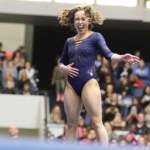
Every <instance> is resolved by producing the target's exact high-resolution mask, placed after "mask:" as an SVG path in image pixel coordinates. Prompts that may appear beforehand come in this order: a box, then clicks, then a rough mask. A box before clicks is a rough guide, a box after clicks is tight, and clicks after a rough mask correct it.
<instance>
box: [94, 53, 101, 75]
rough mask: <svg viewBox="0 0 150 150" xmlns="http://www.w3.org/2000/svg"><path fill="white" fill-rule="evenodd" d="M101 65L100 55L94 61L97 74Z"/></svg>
mask: <svg viewBox="0 0 150 150" xmlns="http://www.w3.org/2000/svg"><path fill="white" fill-rule="evenodd" d="M101 65H102V57H101V55H100V54H97V56H96V60H95V71H96V73H97V74H98V72H99V69H100V67H101Z"/></svg>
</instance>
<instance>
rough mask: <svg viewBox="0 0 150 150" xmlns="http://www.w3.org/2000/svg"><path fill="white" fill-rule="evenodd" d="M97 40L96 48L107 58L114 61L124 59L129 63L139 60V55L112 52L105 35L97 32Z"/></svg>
mask: <svg viewBox="0 0 150 150" xmlns="http://www.w3.org/2000/svg"><path fill="white" fill-rule="evenodd" d="M95 41H96V42H95V44H96V49H97V50H98V52H99V53H100V54H101V55H102V56H104V57H105V58H106V59H108V60H110V61H112V62H120V61H124V62H128V63H133V62H134V61H137V62H139V57H137V56H134V55H131V54H125V55H118V54H114V53H112V52H111V51H110V49H109V48H108V46H107V45H106V42H105V39H104V37H103V36H102V35H101V34H100V33H97V35H96V38H95Z"/></svg>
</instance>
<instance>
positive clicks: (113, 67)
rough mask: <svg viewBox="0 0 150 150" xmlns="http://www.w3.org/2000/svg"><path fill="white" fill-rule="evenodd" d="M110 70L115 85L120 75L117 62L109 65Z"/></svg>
mask: <svg viewBox="0 0 150 150" xmlns="http://www.w3.org/2000/svg"><path fill="white" fill-rule="evenodd" d="M111 70H112V76H113V82H114V83H115V84H117V83H118V82H119V79H120V73H121V71H122V70H121V68H120V67H119V63H118V62H112V63H111Z"/></svg>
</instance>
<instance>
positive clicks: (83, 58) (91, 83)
mask: <svg viewBox="0 0 150 150" xmlns="http://www.w3.org/2000/svg"><path fill="white" fill-rule="evenodd" d="M59 14H60V16H59V17H58V19H59V20H60V21H59V22H60V24H61V25H64V26H70V27H71V29H72V30H74V31H75V32H76V33H77V34H76V35H75V36H74V37H71V38H68V39H67V41H66V43H65V45H64V50H63V53H62V55H61V59H60V62H59V64H58V67H59V71H61V72H64V73H66V74H68V82H67V86H66V89H65V94H64V95H65V96H64V106H65V112H66V114H67V126H68V128H67V132H66V136H65V137H66V140H75V139H76V136H77V126H78V121H79V115H80V112H81V109H82V106H83V105H84V106H85V108H86V111H87V114H88V116H89V118H90V120H91V123H92V125H93V128H94V130H95V132H96V138H97V142H101V144H104V145H107V144H108V135H107V132H106V129H105V128H104V126H103V123H102V108H101V95H100V88H99V85H98V83H97V78H96V75H95V71H94V62H95V58H96V54H97V52H98V53H100V54H101V55H102V56H104V57H105V58H106V59H108V60H109V61H114V62H119V61H125V62H130V63H133V62H134V61H137V62H139V58H138V57H136V56H133V55H130V54H125V55H118V54H114V53H112V52H111V51H110V50H109V48H108V47H107V45H106V43H105V40H104V38H103V36H102V35H101V34H100V33H98V32H93V31H92V28H93V23H97V24H100V25H101V24H102V23H103V20H104V18H103V17H102V15H101V13H99V12H95V11H94V9H93V8H92V6H90V5H86V6H80V7H75V8H73V9H63V10H62V11H61V12H59Z"/></svg>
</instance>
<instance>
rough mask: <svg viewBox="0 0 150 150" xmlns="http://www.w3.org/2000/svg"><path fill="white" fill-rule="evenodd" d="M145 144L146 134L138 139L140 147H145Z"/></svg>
mask: <svg viewBox="0 0 150 150" xmlns="http://www.w3.org/2000/svg"><path fill="white" fill-rule="evenodd" d="M145 146H146V141H145V138H144V136H140V137H139V139H138V148H139V149H145Z"/></svg>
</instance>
